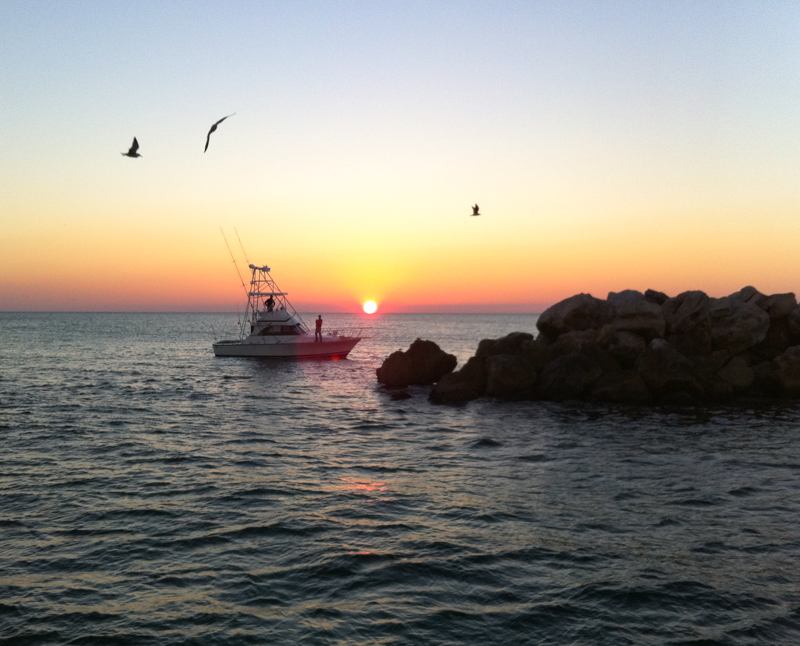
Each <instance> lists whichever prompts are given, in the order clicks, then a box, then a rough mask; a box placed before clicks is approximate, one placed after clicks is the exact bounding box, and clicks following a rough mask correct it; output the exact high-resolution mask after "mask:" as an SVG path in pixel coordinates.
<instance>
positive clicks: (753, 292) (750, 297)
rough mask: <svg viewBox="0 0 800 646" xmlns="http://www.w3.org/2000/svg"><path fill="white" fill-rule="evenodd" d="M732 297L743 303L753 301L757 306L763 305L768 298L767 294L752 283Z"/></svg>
mask: <svg viewBox="0 0 800 646" xmlns="http://www.w3.org/2000/svg"><path fill="white" fill-rule="evenodd" d="M730 297H731V298H733V299H735V300H737V301H740V302H742V303H751V304H753V305H755V306H757V307H762V306H763V305H764V303H765V302H766V300H767V295H766V294H762V293H761V292H760V291H758V290H757V289H756V288H755V287H753V286H752V285H748V286H747V287H742V289H740V290H739V291H738V292H734V293H733V294H731V295H730Z"/></svg>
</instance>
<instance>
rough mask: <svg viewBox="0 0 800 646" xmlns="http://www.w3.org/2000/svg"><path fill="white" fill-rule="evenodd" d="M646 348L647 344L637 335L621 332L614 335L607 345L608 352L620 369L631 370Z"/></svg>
mask: <svg viewBox="0 0 800 646" xmlns="http://www.w3.org/2000/svg"><path fill="white" fill-rule="evenodd" d="M646 347H647V343H645V340H644V339H643V338H642V337H640V336H639V335H638V334H635V333H633V332H628V331H625V330H623V331H621V332H615V333H614V336H613V337H612V338H611V341H610V342H609V344H608V352H609V353H610V354H611V356H612V357H614V358H615V359H616V360H617V361H618V362H619V365H620V366H621V367H622V368H633V366H634V364H635V363H636V360H637V359H638V358H639V355H640V354H642V352H644V350H645V348H646Z"/></svg>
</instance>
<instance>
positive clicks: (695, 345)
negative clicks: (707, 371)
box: [661, 291, 711, 355]
mask: <svg viewBox="0 0 800 646" xmlns="http://www.w3.org/2000/svg"><path fill="white" fill-rule="evenodd" d="M709 305H710V300H709V298H708V296H706V295H705V294H704V293H703V292H700V291H690V292H683V293H682V294H678V295H677V296H675V297H674V298H669V299H667V300H666V301H664V304H663V305H662V306H661V313H662V315H663V316H664V322H665V324H666V330H665V335H666V338H667V340H668V341H669V342H670V343H671V344H672V345H673V346H674V347H676V348H677V349H679V350H680V351H681V352H682V353H684V354H687V355H694V354H707V353H709V352H711V318H710V316H709Z"/></svg>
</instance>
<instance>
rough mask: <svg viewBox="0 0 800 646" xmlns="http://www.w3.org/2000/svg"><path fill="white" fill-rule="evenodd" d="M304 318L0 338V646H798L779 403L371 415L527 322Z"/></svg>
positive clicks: (126, 322)
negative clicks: (401, 382) (240, 335)
mask: <svg viewBox="0 0 800 646" xmlns="http://www.w3.org/2000/svg"><path fill="white" fill-rule="evenodd" d="M316 314H317V313H313V314H311V315H309V316H308V317H307V318H308V320H311V319H313V318H315V316H316ZM323 318H324V319H325V327H326V328H327V329H332V328H342V327H346V326H350V325H359V326H366V327H369V328H371V332H370V337H369V338H366V339H364V340H363V341H362V342H361V343H359V345H358V346H356V348H355V350H354V351H353V352H352V353H351V355H350V357H349V359H347V360H345V361H306V362H293V361H268V360H258V359H238V358H216V357H214V355H213V352H212V349H211V343H212V342H213V341H214V339H215V337H216V338H231V337H233V336H235V328H236V315H228V314H86V313H83V314H65V313H57V314H47V313H37V314H22V313H3V314H0V645H8V644H98V645H100V644H144V645H151V644H152V645H159V646H164V645H173V644H174V645H188V644H197V645H200V644H203V645H208V644H215V645H216V644H220V645H224V644H231V645H233V644H299V643H302V644H356V645H358V644H426V645H427V644H448V645H449V644H452V645H455V644H479V645H481V646H488V645H493V644H498V645H500V644H504V645H505V644H572V645H576V644H586V645H596V644H609V645H611V644H613V645H615V646H616V645H620V644H623V645H624V644H637V645H638V644H653V645H655V644H658V645H664V644H672V645H677V644H698V645H700V644H704V645H710V644H797V643H800V575H799V574H798V573H799V572H800V404H797V403H783V404H774V405H762V406H759V407H755V408H754V407H752V406H747V405H736V404H734V405H730V406H725V407H704V408H700V409H678V410H670V409H656V408H636V407H608V406H598V405H591V404H577V403H562V404H555V403H542V402H521V403H502V402H496V401H493V400H491V399H482V400H479V401H476V402H472V403H470V404H468V405H466V406H462V407H447V406H436V405H433V404H430V403H429V402H428V401H427V389H426V388H422V387H418V388H417V387H415V388H411V389H410V391H411V393H412V395H413V397H412V398H411V399H408V400H405V401H392V400H391V399H390V397H389V396H388V395H387V394H386V393H385V392H383V391H382V390H381V389H380V388H378V384H377V382H376V379H375V368H376V367H378V366H379V365H380V363H381V361H382V359H383V358H385V357H386V356H387V355H388V354H389V353H391V352H392V351H394V350H398V349H406V348H407V347H408V345H409V344H410V343H411V342H412V341H413V340H414V339H415V338H417V337H421V338H426V339H431V340H433V341H436V342H437V343H439V345H440V346H441V347H442V348H443V349H445V350H447V351H448V352H452V353H454V354H456V356H457V357H458V359H459V363H460V364H463V362H464V361H465V360H466V359H467V358H468V357H469V356H471V355H472V354H473V353H474V350H475V348H476V347H477V343H478V341H479V340H480V339H482V338H487V337H490V338H491V337H498V336H501V335H503V334H506V333H508V332H512V331H515V330H522V331H531V332H533V331H535V322H536V317H535V316H530V315H383V316H380V315H378V316H375V317H371V318H367V317H365V316H357V315H334V314H331V315H324V316H323Z"/></svg>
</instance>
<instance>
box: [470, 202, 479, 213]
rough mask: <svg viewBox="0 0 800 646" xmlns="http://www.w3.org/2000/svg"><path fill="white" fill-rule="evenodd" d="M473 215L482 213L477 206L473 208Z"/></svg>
mask: <svg viewBox="0 0 800 646" xmlns="http://www.w3.org/2000/svg"><path fill="white" fill-rule="evenodd" d="M472 215H480V213H478V205H477V204H476V205H475V206H473V207H472Z"/></svg>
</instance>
